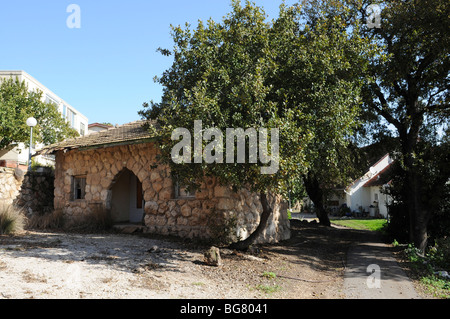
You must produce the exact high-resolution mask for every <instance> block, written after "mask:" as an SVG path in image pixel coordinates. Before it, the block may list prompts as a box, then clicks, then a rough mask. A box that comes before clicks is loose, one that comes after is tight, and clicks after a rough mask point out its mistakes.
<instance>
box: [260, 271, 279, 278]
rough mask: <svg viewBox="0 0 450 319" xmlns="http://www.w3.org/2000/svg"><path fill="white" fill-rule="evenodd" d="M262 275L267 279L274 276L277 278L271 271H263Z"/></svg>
mask: <svg viewBox="0 0 450 319" xmlns="http://www.w3.org/2000/svg"><path fill="white" fill-rule="evenodd" d="M262 276H263V277H264V278H267V279H275V278H277V275H276V274H275V273H274V272H271V271H265V272H263V274H262Z"/></svg>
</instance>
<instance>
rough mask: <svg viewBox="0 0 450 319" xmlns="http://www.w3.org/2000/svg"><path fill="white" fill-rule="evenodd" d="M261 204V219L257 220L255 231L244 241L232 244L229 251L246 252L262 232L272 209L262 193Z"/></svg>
mask: <svg viewBox="0 0 450 319" xmlns="http://www.w3.org/2000/svg"><path fill="white" fill-rule="evenodd" d="M259 197H260V200H261V204H262V207H263V211H262V214H261V218H260V220H259V225H258V227H256V229H255V231H254V232H253V233H252V234H251V235H250V236H249V237H248V238H247V239H245V240H241V241H238V242H237V243H233V244H231V245H230V248H231V249H237V250H247V249H248V248H249V247H250V245H251V244H253V243H254V242H255V240H256V238H258V237H259V235H261V233H262V232H263V230H264V229H265V228H266V226H267V221H268V220H269V217H270V215H271V214H272V208H271V207H270V206H269V202H268V201H267V195H266V194H265V193H263V192H261V193H260V195H259Z"/></svg>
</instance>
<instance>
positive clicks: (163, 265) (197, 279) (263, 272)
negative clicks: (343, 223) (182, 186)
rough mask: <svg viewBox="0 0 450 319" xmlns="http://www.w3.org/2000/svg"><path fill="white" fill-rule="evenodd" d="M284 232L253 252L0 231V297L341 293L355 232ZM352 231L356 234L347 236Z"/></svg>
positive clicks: (307, 227) (304, 227) (119, 237)
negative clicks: (216, 258)
mask: <svg viewBox="0 0 450 319" xmlns="http://www.w3.org/2000/svg"><path fill="white" fill-rule="evenodd" d="M291 229H292V238H291V239H290V240H288V241H285V242H283V243H280V244H277V245H262V246H258V247H257V249H256V250H255V251H254V252H253V254H249V253H245V254H243V253H240V252H236V251H231V250H229V249H225V248H221V256H222V260H223V266H221V267H213V266H208V265H206V264H205V263H204V262H203V252H204V251H205V250H206V249H207V248H208V246H204V245H201V244H195V243H191V242H187V241H182V240H177V239H173V238H163V237H153V238H151V237H145V236H143V235H124V234H110V233H106V234H75V233H61V232H36V231H28V232H26V233H24V234H21V235H19V236H14V237H8V236H0V299H2V298H13V299H25V298H36V299H53V298H58V299H60V298H61V299H81V298H87V299H94V298H95V299H131V298H133V299H144V298H145V299H150V298H163V299H169V298H185V299H196V298H208V299H219V298H225V299H231V298H233V299H243V298H249V299H251V298H258V299H262V298H280V299H281V298H289V299H295V298H314V299H316V298H344V297H345V293H344V292H343V277H344V271H345V260H346V252H347V250H348V248H349V247H350V245H351V243H352V242H353V241H354V240H355V238H356V237H357V236H359V235H360V233H357V232H355V231H350V230H343V229H335V228H331V229H330V228H326V227H322V226H318V225H316V224H315V223H308V222H300V221H296V220H293V221H291ZM355 236H356V237H355Z"/></svg>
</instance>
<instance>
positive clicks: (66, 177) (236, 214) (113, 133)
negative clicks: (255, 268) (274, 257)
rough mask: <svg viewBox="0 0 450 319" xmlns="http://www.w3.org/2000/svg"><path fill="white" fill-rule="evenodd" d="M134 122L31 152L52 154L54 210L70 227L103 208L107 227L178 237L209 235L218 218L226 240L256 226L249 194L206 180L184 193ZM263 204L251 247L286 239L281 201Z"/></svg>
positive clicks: (256, 204)
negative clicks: (263, 218)
mask: <svg viewBox="0 0 450 319" xmlns="http://www.w3.org/2000/svg"><path fill="white" fill-rule="evenodd" d="M142 125H143V122H142V121H137V122H132V123H129V124H125V125H122V126H118V127H113V128H110V129H108V130H106V131H102V132H98V133H94V134H90V135H87V136H84V137H80V138H77V139H71V140H66V141H63V142H61V143H58V144H54V145H50V146H48V147H45V148H43V149H42V150H40V151H38V152H37V153H38V154H44V155H50V154H52V155H55V160H56V164H55V191H54V195H55V196H54V208H55V210H62V212H63V214H64V216H65V217H66V218H67V219H68V220H70V221H73V222H76V221H77V220H78V221H79V220H82V219H83V217H84V216H86V215H89V214H93V213H94V212H95V211H96V210H98V209H103V210H106V211H107V212H108V213H109V214H110V216H111V218H112V219H113V221H114V222H115V223H136V224H142V225H143V226H144V229H145V232H148V233H156V234H163V235H175V236H179V237H186V238H210V237H213V236H215V233H214V229H217V227H220V226H221V225H224V224H225V223H224V221H225V220H234V224H233V227H232V229H234V230H235V234H234V235H236V236H240V237H241V238H246V237H247V236H248V235H250V234H251V233H252V232H253V230H254V229H256V227H257V225H258V224H259V218H260V215H261V212H262V206H261V203H260V200H259V196H258V195H257V194H254V193H251V192H250V191H248V190H246V189H242V190H240V191H238V192H233V191H232V190H231V189H230V188H228V187H224V186H221V185H219V184H218V183H217V180H216V178H214V177H205V178H204V182H203V183H202V184H201V187H200V189H199V190H198V191H196V192H195V193H189V192H187V191H186V189H184V188H183V187H180V185H177V184H176V183H175V182H174V181H173V179H172V177H171V174H170V169H169V167H168V166H167V165H162V164H159V163H158V160H157V154H158V148H157V146H156V145H155V143H154V141H153V140H152V138H151V136H150V134H149V132H148V131H147V130H145V129H144V128H143V126H142ZM269 203H270V204H271V206H272V208H273V214H272V216H271V217H270V219H269V221H268V225H267V227H266V229H265V231H264V232H263V234H262V235H261V237H260V238H259V239H258V240H257V242H277V241H280V240H284V239H288V238H289V237H290V228H289V220H288V217H287V205H286V203H285V201H283V200H282V198H281V196H279V195H271V196H269ZM231 217H233V218H231Z"/></svg>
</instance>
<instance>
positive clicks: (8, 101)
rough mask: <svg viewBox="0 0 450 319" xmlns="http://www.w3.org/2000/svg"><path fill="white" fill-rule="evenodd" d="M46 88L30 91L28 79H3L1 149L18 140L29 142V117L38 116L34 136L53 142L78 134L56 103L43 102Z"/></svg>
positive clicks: (1, 83) (0, 122)
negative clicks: (27, 122) (43, 91)
mask: <svg viewBox="0 0 450 319" xmlns="http://www.w3.org/2000/svg"><path fill="white" fill-rule="evenodd" d="M41 97H42V92H34V91H31V92H29V91H28V87H27V85H26V84H25V82H20V81H19V80H18V79H12V78H9V79H4V80H3V81H1V82H0V150H2V149H7V148H10V147H12V146H14V145H16V144H17V143H20V142H24V143H26V144H28V143H29V139H30V128H29V127H28V126H27V124H26V120H27V119H28V118H29V117H34V118H35V119H36V120H37V123H38V124H37V126H36V127H35V129H34V131H33V136H34V140H35V141H37V142H40V143H44V144H52V143H56V142H59V141H62V140H64V139H65V138H69V137H77V136H78V132H77V131H76V130H74V129H73V128H71V127H70V126H69V124H68V123H67V122H66V120H65V119H64V118H63V117H62V115H61V113H59V112H58V108H57V106H56V105H54V104H51V103H44V102H42V99H41Z"/></svg>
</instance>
